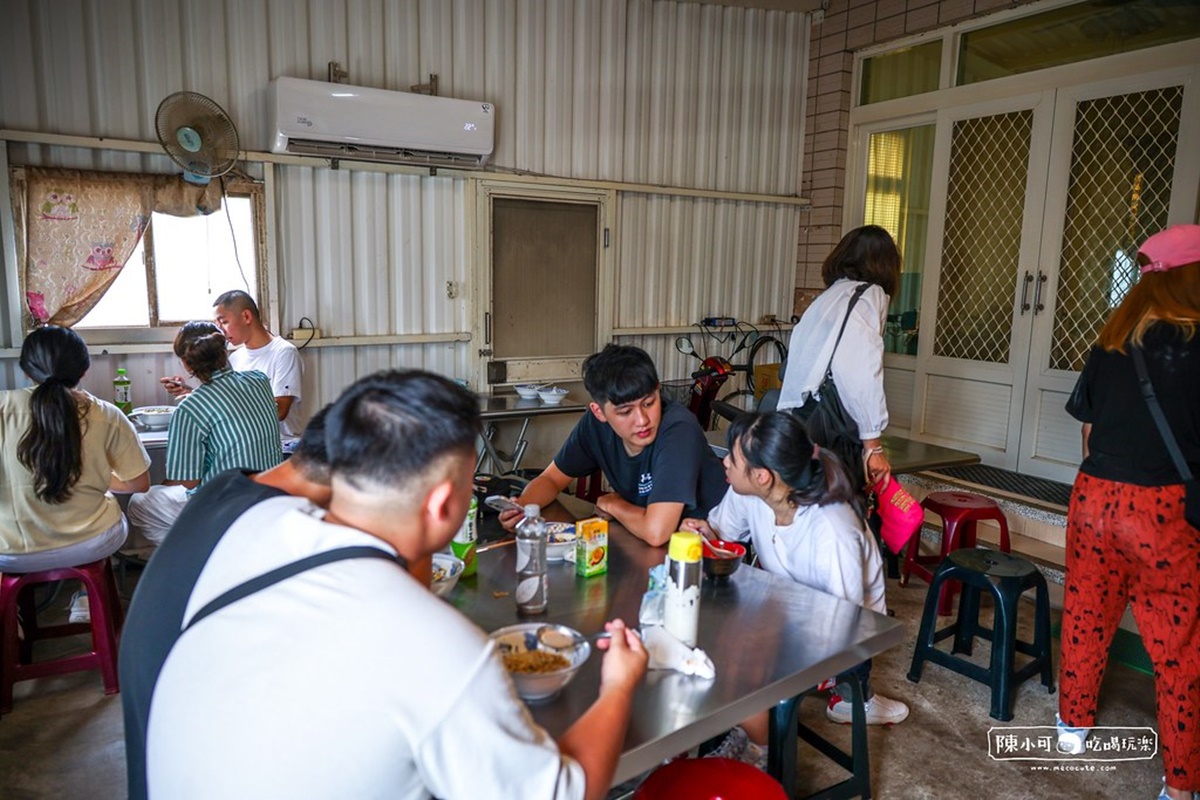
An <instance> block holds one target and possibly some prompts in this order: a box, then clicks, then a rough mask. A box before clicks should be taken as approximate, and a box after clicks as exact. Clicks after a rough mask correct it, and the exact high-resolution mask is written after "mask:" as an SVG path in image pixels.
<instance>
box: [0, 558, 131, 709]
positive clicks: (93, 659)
mask: <svg viewBox="0 0 1200 800" xmlns="http://www.w3.org/2000/svg"><path fill="white" fill-rule="evenodd" d="M64 580H78V581H80V582H82V583H83V585H84V586H85V587H87V595H88V609H89V611H90V613H91V617H92V621H91V622H90V623H87V622H80V623H74V624H66V625H52V626H50V627H46V628H41V627H38V624H37V618H36V615H35V612H34V603H33V597H32V591H33V587H34V586H36V585H38V584H40V583H50V582H52V581H64ZM18 603H20V604H21V607H22V623H23V626H24V633H25V640H24V642H21V641H20V639H19V637H18V635H17V605H18ZM123 622H124V614H123V613H122V611H121V600H120V598H119V597H118V596H117V583H116V580H114V578H113V571H112V564H111V563H110V562H109V560H108V559H107V558H104V559H101V560H100V561H93V562H92V563H90V564H81V565H79V566H77V567H61V568H59V569H48V570H44V571H42V572H22V573H6V574H4V575H3V576H0V714H4V713H8V712H9V711H12V697H13V684H14V683H16V682H18V681H25V680H29V679H31V678H42V677H45V676H48V675H61V674H63V673H66V672H77V671H79V670H85V669H99V670H100V675H101V676H102V677H103V679H104V693H105V694H116V693H117V692H118V691H120V685H119V684H118V682H117V641H118V637H119V635H120V630H121V625H122V623H123ZM89 631H90V632H91V634H92V650H91V652H90V653H85V654H81V655H73V656H65V657H63V658H56V659H52V660H49V661H39V662H37V663H34V662H33V658H32V654H33V643H34V642H36V641H39V640H41V639H50V638H55V637H58V636H72V635H76V634H81V633H88V632H89Z"/></svg>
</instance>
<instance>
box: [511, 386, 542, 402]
mask: <svg viewBox="0 0 1200 800" xmlns="http://www.w3.org/2000/svg"><path fill="white" fill-rule="evenodd" d="M513 388H514V389H516V390H517V395H518V396H520V397H524V398H525V399H526V400H537V396H538V385H537V384H536V383H519V384H517V385H516V386H514V387H513Z"/></svg>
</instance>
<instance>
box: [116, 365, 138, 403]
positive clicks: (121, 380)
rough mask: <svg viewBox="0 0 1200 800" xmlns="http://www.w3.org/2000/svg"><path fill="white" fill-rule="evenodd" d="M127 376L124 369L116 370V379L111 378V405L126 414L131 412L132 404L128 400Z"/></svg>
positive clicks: (128, 382)
mask: <svg viewBox="0 0 1200 800" xmlns="http://www.w3.org/2000/svg"><path fill="white" fill-rule="evenodd" d="M129 384H130V381H129V376H128V375H126V374H125V368H124V367H118V368H117V377H115V378H113V405H115V406H116V407H117V408H119V409H121V411H123V412H125V413H126V414H128V413H129V412H131V411H133V402H132V401H131V400H130V399H129Z"/></svg>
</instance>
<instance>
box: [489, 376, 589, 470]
mask: <svg viewBox="0 0 1200 800" xmlns="http://www.w3.org/2000/svg"><path fill="white" fill-rule="evenodd" d="M586 408H587V406H586V405H585V404H583V403H578V402H576V401H574V400H566V399H564V400H562V401H561V402H558V403H543V402H542V401H541V400H540V399H538V398H534V399H531V400H527V399H525V398H524V397H518V396H517V395H515V394H498V395H486V394H481V395H479V416H480V418H481V419H482V420H483V437H482V438H481V440H480V443H479V458H478V459H477V460H476V462H475V471H476V472H485V471H490V472H492V473H494V474H496V475H502V474H504V473H506V472H513V471H516V470H517V469H519V468H520V466H521V459H522V458H523V457H524V455H525V448H526V447H527V446H528V444H529V442H528V441H526V439H525V432H526V431H527V430H529V420H530V419H532V418H533V417H543V416H549V415H551V414H580V413H582V412H583V411H584V410H585V409H586ZM506 420H520V421H521V430H520V431H519V432H518V433H517V437H516V439H514V440H513V445H512V448H511V449H509V450H507V451H505V450H501V449H500V448H499V447H497V446H496V423H497V422H503V421H506Z"/></svg>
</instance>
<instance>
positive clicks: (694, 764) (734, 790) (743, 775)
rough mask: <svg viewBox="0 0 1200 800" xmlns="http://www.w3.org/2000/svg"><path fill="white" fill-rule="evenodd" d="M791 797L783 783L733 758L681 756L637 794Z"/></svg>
mask: <svg viewBox="0 0 1200 800" xmlns="http://www.w3.org/2000/svg"><path fill="white" fill-rule="evenodd" d="M750 797H753V798H754V800H787V797H788V795H787V792H785V791H784V790H783V787H782V786H780V785H779V782H778V781H776V780H775V779H774V778H772V777H771V776H770V775H768V774H767V773H765V772H763V771H762V770H760V769H756V768H755V767H752V766H750V765H749V764H743V763H742V762H741V761H734V760H733V759H732V758H681V759H680V760H678V761H672V762H671V763H670V764H664V765H662V766H661V767H659V768H658V769H656V770H654V772H652V773H650V777H649V778H646V780H644V781H642V785H641V786H639V787H638V788H637V791H636V792H634V793H633V800H739V798H750Z"/></svg>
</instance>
